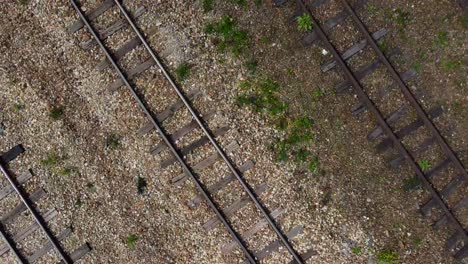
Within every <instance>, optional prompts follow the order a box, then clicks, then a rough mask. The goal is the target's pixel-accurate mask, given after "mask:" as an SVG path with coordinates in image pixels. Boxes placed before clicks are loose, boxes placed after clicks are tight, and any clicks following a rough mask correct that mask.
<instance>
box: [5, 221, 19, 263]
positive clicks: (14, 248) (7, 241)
mask: <svg viewBox="0 0 468 264" xmlns="http://www.w3.org/2000/svg"><path fill="white" fill-rule="evenodd" d="M0 235H1V236H2V239H3V241H5V243H6V244H7V246H8V248H9V249H10V251H11V252H13V255H15V257H16V259H17V260H18V263H20V264H23V263H24V259H23V257H21V255H20V254H19V251H18V249H17V248H16V247H15V246H14V245H13V243H12V242H11V241H10V239H8V236H7V234H6V232H5V230H4V229H3V226H0ZM13 242H14V241H13Z"/></svg>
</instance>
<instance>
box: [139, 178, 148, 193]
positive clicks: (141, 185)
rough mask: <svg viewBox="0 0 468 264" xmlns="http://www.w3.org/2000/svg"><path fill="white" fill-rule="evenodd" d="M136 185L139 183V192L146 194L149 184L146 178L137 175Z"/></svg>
mask: <svg viewBox="0 0 468 264" xmlns="http://www.w3.org/2000/svg"><path fill="white" fill-rule="evenodd" d="M136 185H137V191H138V194H144V193H145V191H146V186H147V185H148V184H147V183H146V180H145V179H144V178H142V177H140V176H138V177H137V179H136Z"/></svg>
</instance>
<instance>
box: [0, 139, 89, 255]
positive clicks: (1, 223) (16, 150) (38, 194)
mask: <svg viewBox="0 0 468 264" xmlns="http://www.w3.org/2000/svg"><path fill="white" fill-rule="evenodd" d="M23 152H24V149H23V147H22V146H21V145H17V146H15V147H13V148H12V149H11V150H9V151H7V152H6V153H4V154H3V155H0V171H1V173H2V174H3V177H4V178H5V179H6V181H7V184H6V185H5V186H3V187H2V188H0V200H1V199H4V198H6V197H7V196H10V195H14V194H15V195H16V196H18V198H19V199H20V201H21V202H20V203H19V204H18V205H16V206H15V207H14V208H13V209H11V210H9V211H8V212H7V213H6V214H4V215H2V217H1V219H0V235H1V238H2V240H3V244H2V245H0V255H1V256H3V255H5V254H8V253H11V254H12V255H13V256H14V258H15V259H16V261H17V263H34V262H36V261H37V260H39V259H41V258H42V257H43V256H44V255H46V254H47V253H48V252H50V251H51V250H53V253H55V254H57V255H58V257H59V258H60V259H61V261H60V262H61V263H73V262H75V261H77V260H79V259H80V258H82V257H83V256H84V255H86V254H87V253H88V252H90V251H91V248H90V247H89V245H88V244H87V243H85V244H83V245H82V246H81V247H79V248H78V249H76V250H75V251H73V252H72V253H71V254H68V253H66V252H65V250H64V248H63V246H62V245H61V244H60V242H61V241H62V240H64V239H66V238H67V237H69V236H70V235H71V233H72V229H71V227H68V228H65V229H64V230H63V231H62V232H61V233H60V234H58V235H57V236H55V235H54V234H53V233H52V231H51V230H50V229H49V227H48V224H47V222H51V221H52V220H53V219H54V218H55V217H56V216H57V215H58V212H57V211H56V210H55V209H51V210H48V211H46V212H44V213H43V214H42V215H41V213H40V212H39V210H37V209H36V206H35V203H37V202H38V201H39V200H40V199H41V198H43V197H44V196H46V193H45V191H44V190H43V189H42V188H38V189H36V190H35V191H34V192H33V193H31V194H27V192H25V191H24V189H23V188H22V185H24V184H25V183H26V182H27V181H28V180H30V179H31V178H32V177H33V175H32V174H31V172H30V171H29V170H27V171H25V172H23V173H22V174H21V175H20V176H18V177H15V176H14V175H13V174H12V173H11V172H10V171H9V169H8V167H7V165H8V164H9V163H10V162H12V161H13V160H14V159H16V158H17V157H18V156H19V155H20V154H21V153H23ZM13 193H14V194H13ZM25 212H26V213H29V214H30V215H31V216H32V218H33V219H34V222H33V223H32V224H30V225H28V226H26V227H24V228H23V229H21V230H19V231H18V230H16V231H15V230H11V229H10V228H6V226H7V225H8V224H10V223H12V222H14V221H18V218H19V217H20V216H21V215H22V214H23V213H25ZM37 230H40V231H42V233H43V234H44V235H45V237H46V238H47V242H46V243H45V244H44V245H42V246H41V247H40V248H38V249H36V250H35V251H34V252H33V253H32V254H27V253H26V252H24V250H23V249H21V248H20V247H18V245H19V244H20V243H22V241H23V240H27V239H28V238H29V237H31V236H33V235H34V234H35V233H36V232H37Z"/></svg>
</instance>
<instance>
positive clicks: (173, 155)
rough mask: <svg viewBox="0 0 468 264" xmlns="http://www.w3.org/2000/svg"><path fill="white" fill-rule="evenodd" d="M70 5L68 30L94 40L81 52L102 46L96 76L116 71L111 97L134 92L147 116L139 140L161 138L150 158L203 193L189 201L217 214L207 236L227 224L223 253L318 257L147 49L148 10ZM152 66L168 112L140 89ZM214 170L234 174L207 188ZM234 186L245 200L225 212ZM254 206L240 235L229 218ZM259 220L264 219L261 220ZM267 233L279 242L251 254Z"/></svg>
mask: <svg viewBox="0 0 468 264" xmlns="http://www.w3.org/2000/svg"><path fill="white" fill-rule="evenodd" d="M71 3H72V6H73V8H74V9H75V10H76V13H77V14H78V16H79V19H78V20H77V21H76V22H75V23H73V24H72V25H70V26H69V28H68V32H69V33H70V34H72V33H76V32H78V31H79V30H82V29H83V30H86V31H87V32H89V33H91V35H92V38H91V39H88V40H86V41H83V42H82V43H81V44H80V46H81V48H83V49H85V50H90V49H91V48H92V47H94V46H95V45H98V46H99V48H100V50H101V51H102V52H103V53H104V55H105V57H104V58H103V60H102V61H101V62H100V63H98V65H97V70H99V71H104V70H109V69H111V70H113V71H114V72H116V73H117V74H118V77H119V79H117V80H115V81H113V82H112V83H111V84H109V86H108V87H107V88H106V90H107V91H105V92H110V93H112V92H115V91H117V90H119V89H124V88H126V89H127V90H128V91H129V92H130V94H131V95H132V97H133V99H134V100H135V102H136V104H137V105H138V106H139V109H140V110H141V111H142V112H143V113H144V114H145V116H146V118H147V120H148V121H147V123H146V124H143V125H142V127H141V129H139V130H138V131H137V132H136V133H137V134H138V135H140V136H144V135H146V134H148V133H151V132H157V133H158V135H159V138H160V139H161V141H160V142H158V143H157V144H155V145H154V147H152V148H151V149H150V150H149V151H150V153H152V154H153V155H162V156H163V157H164V153H167V152H169V155H166V156H165V158H164V159H163V161H162V162H161V163H160V164H159V166H160V169H167V168H168V167H169V166H171V165H174V164H178V165H180V167H181V168H182V169H183V173H181V174H179V175H174V177H173V179H172V183H173V184H174V185H175V186H182V185H183V184H184V183H186V182H187V180H190V181H192V182H193V183H194V185H195V187H196V188H197V190H198V195H196V196H195V197H193V198H192V199H190V200H189V201H187V206H188V207H190V208H192V209H196V208H198V207H199V205H200V204H201V203H202V202H205V203H206V204H207V205H208V206H209V208H210V209H211V210H212V212H213V213H214V214H215V216H214V217H213V218H211V219H210V220H208V221H207V222H206V223H204V224H203V228H204V230H205V231H207V232H208V231H211V230H213V229H214V228H216V227H217V226H219V225H220V224H222V225H223V226H224V228H225V229H226V230H227V231H228V233H229V234H230V236H231V237H232V241H231V242H230V243H227V244H225V245H221V250H222V252H223V253H225V254H229V253H230V252H232V251H234V250H236V249H240V250H242V252H243V254H244V256H245V259H246V260H245V262H247V263H257V262H259V261H261V260H263V259H265V258H267V257H269V256H270V255H271V254H273V253H275V252H279V251H280V250H281V249H286V250H287V253H288V254H289V255H290V259H291V261H290V262H291V263H304V261H306V260H307V259H309V258H310V257H311V256H313V255H315V254H316V252H315V250H314V249H309V250H307V251H305V252H303V253H300V252H297V251H296V250H295V249H294V247H293V245H292V243H291V241H292V240H293V238H294V237H295V236H297V235H299V234H300V233H302V231H303V229H304V226H302V225H300V224H297V225H295V226H293V227H292V228H291V229H289V230H281V229H280V227H279V225H278V223H277V221H279V220H280V216H282V215H285V214H286V212H287V209H286V208H281V207H280V206H279V207H277V208H272V210H270V209H269V208H266V207H265V206H264V204H263V203H262V202H261V201H260V200H259V196H261V195H262V193H263V192H265V191H266V189H267V188H268V185H267V183H266V182H265V183H262V184H260V185H258V186H251V185H250V184H249V183H247V182H246V181H245V180H244V177H243V175H242V173H244V172H246V171H247V170H249V169H251V168H252V167H253V166H254V163H253V161H250V160H249V161H246V162H244V163H243V164H240V165H239V166H238V165H236V164H234V162H233V161H232V159H231V158H230V157H229V156H228V153H233V152H235V151H237V150H239V149H242V148H241V146H239V145H238V143H237V142H236V141H235V140H234V141H232V142H231V143H230V144H228V145H226V146H221V145H220V143H219V138H221V137H222V136H223V135H224V134H226V133H227V132H228V131H229V130H230V127H229V125H227V126H222V127H219V128H216V129H213V130H211V129H209V128H208V122H209V121H210V119H212V118H213V117H214V116H215V115H216V112H215V111H214V110H213V111H209V112H207V113H199V112H198V111H197V110H196V109H195V108H194V107H193V103H194V101H195V100H196V99H197V98H199V97H201V95H202V93H201V92H200V91H199V90H192V91H189V92H184V91H182V90H181V89H180V87H179V86H178V84H177V83H176V82H175V81H174V79H173V77H172V75H171V74H170V73H169V72H168V70H167V69H166V67H165V65H163V63H162V62H161V60H160V59H159V57H158V55H157V53H156V52H155V51H154V50H153V49H152V47H151V46H150V45H149V44H148V42H147V39H146V38H147V37H148V36H149V35H151V34H152V30H149V32H147V33H146V34H145V33H143V32H141V31H140V29H139V27H138V26H137V25H136V22H135V19H137V18H138V17H139V16H141V15H142V14H144V12H145V8H144V7H139V8H137V9H136V10H134V11H133V12H128V11H127V10H126V8H125V7H124V6H123V5H122V4H121V3H120V2H119V1H117V0H115V1H114V0H105V1H103V2H102V3H100V4H99V5H98V6H97V7H96V8H95V9H93V10H90V11H88V12H87V13H86V14H85V13H84V12H83V11H82V10H81V8H80V5H78V4H77V3H76V1H74V0H72V1H71ZM110 10H114V11H115V10H117V13H118V14H119V15H120V18H119V19H118V20H117V21H114V22H113V23H111V25H110V26H108V27H106V28H103V29H99V30H97V29H95V26H94V25H93V24H92V23H95V20H98V19H103V17H105V16H106V15H108V13H110ZM124 29H130V32H131V34H132V36H133V37H132V38H130V40H128V41H127V42H126V43H125V44H124V45H122V46H120V47H112V45H109V44H105V43H104V41H105V40H106V39H107V38H109V37H111V36H112V35H114V34H116V33H117V32H119V31H122V30H124ZM127 32H128V31H127ZM137 48H143V49H144V51H145V53H146V54H147V57H148V58H147V59H143V60H142V61H139V62H137V63H136V66H133V68H131V69H129V70H124V67H122V65H121V63H122V61H124V59H125V56H126V55H128V54H129V53H131V52H132V51H133V50H135V49H137ZM153 66H156V67H157V68H158V69H159V72H160V73H161V75H162V76H163V77H164V79H165V80H166V83H167V84H168V85H169V86H170V87H171V88H172V89H173V92H174V93H175V94H176V95H177V98H178V100H177V101H176V102H173V103H172V104H170V105H168V106H167V107H166V108H165V110H163V111H161V112H157V113H156V112H153V111H152V110H151V106H150V105H149V103H148V102H149V101H150V98H149V96H148V95H146V94H145V92H144V89H141V88H139V87H137V85H136V83H137V82H138V81H137V79H138V76H139V75H141V74H142V73H144V72H145V71H147V70H148V69H150V68H151V67H153ZM159 108H161V107H159ZM182 110H184V111H188V112H189V113H190V115H191V121H190V122H188V123H186V124H179V125H180V127H178V128H177V129H176V130H175V132H173V133H169V132H168V131H169V129H167V128H166V127H165V122H167V121H168V119H170V118H171V117H173V116H174V115H176V114H177V113H178V112H180V111H182ZM195 132H199V133H201V135H202V136H201V137H199V138H197V139H195V140H194V141H192V142H191V143H189V144H188V145H186V146H185V147H181V146H179V144H177V143H178V142H180V141H181V140H182V139H183V138H184V137H187V136H188V135H190V134H191V133H195ZM200 152H201V153H200ZM194 155H199V156H202V155H203V156H206V157H205V158H203V159H202V160H201V161H200V162H198V163H196V164H190V162H188V160H189V157H193V156H194ZM214 166H225V167H227V168H228V169H229V173H228V174H227V175H224V176H223V177H218V176H219V175H211V176H212V178H213V177H216V179H217V180H216V181H215V182H214V183H211V184H208V183H206V182H205V181H203V180H202V179H201V177H199V174H200V173H202V172H203V171H204V170H206V169H208V168H212V167H214ZM234 183H236V184H237V185H236V186H237V187H238V188H236V190H235V191H236V192H238V193H242V194H243V195H242V196H241V198H240V199H238V200H237V201H234V202H233V203H232V204H230V205H228V206H226V207H224V208H221V206H219V202H218V201H217V200H216V199H215V198H214V197H215V194H217V193H220V192H223V190H224V189H227V188H226V187H227V186H228V185H230V184H231V185H232V184H234ZM249 204H253V205H255V208H256V212H255V214H252V215H249V218H254V217H255V219H256V220H255V224H253V225H252V226H250V227H249V228H248V229H247V230H246V231H243V232H240V231H239V230H237V229H236V228H235V227H234V225H233V224H232V223H231V221H230V218H231V217H233V216H234V215H235V214H236V213H238V212H239V211H240V209H242V208H244V207H247V206H248V205H249ZM253 215H257V216H253ZM258 215H259V216H260V217H258ZM249 220H251V219H249ZM266 228H269V229H268V230H269V233H271V235H274V236H275V237H276V239H275V240H274V241H273V242H271V243H269V244H268V245H266V246H265V247H264V248H252V246H251V245H250V244H251V243H249V239H251V238H252V237H254V236H255V235H256V234H258V233H259V232H260V231H262V230H265V229H266Z"/></svg>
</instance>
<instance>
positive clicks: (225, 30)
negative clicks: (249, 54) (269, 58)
mask: <svg viewBox="0 0 468 264" xmlns="http://www.w3.org/2000/svg"><path fill="white" fill-rule="evenodd" d="M205 32H206V33H208V34H212V35H215V36H217V37H218V38H219V39H218V43H217V46H218V49H219V50H220V51H221V52H224V51H226V50H230V51H231V52H232V53H233V54H234V55H235V56H239V55H241V54H242V53H244V52H245V50H246V49H247V48H248V47H249V36H248V34H247V32H245V31H242V30H240V29H239V28H238V26H237V23H236V21H235V20H234V19H233V18H232V17H230V16H223V17H222V18H221V19H220V20H219V21H218V22H216V23H212V24H208V25H207V26H206V28H205Z"/></svg>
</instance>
